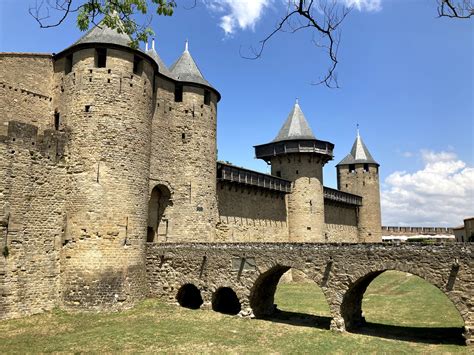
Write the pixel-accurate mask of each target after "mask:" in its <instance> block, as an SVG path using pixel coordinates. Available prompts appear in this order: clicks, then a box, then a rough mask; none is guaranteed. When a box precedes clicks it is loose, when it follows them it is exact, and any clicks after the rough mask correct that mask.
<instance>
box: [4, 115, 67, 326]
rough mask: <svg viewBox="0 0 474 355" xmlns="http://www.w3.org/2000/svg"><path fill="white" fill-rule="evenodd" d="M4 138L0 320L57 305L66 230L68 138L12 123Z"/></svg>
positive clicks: (52, 132)
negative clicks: (61, 253) (66, 152)
mask: <svg viewBox="0 0 474 355" xmlns="http://www.w3.org/2000/svg"><path fill="white" fill-rule="evenodd" d="M7 129H8V135H6V136H5V135H0V249H1V253H2V254H3V255H0V295H1V296H0V319H1V318H7V317H8V318H11V317H19V316H25V315H28V314H32V313H39V312H43V311H44V310H50V309H52V308H53V307H55V306H57V305H58V301H59V291H60V270H61V264H60V250H61V246H62V240H63V235H64V228H65V203H66V199H67V189H66V176H67V172H66V165H65V159H64V146H65V143H66V137H65V135H64V134H62V133H59V132H55V131H50V130H45V131H44V132H43V133H42V134H38V127H37V126H33V125H29V124H25V123H22V122H16V121H10V122H9V124H8V126H7Z"/></svg>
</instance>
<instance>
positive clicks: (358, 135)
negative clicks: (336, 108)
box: [357, 124, 360, 138]
mask: <svg viewBox="0 0 474 355" xmlns="http://www.w3.org/2000/svg"><path fill="white" fill-rule="evenodd" d="M357 138H360V134H359V124H357Z"/></svg>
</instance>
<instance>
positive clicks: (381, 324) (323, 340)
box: [0, 272, 469, 354]
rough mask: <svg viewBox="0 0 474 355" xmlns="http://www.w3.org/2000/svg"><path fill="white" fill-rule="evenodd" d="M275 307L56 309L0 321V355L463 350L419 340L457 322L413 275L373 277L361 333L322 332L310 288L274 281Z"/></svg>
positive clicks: (321, 307)
mask: <svg viewBox="0 0 474 355" xmlns="http://www.w3.org/2000/svg"><path fill="white" fill-rule="evenodd" d="M275 303H277V304H278V308H279V309H281V310H282V311H283V312H281V314H279V315H278V316H277V318H276V319H275V320H273V321H270V320H257V319H242V318H239V317H236V316H227V315H223V314H220V313H216V312H213V311H210V310H189V309H185V308H181V307H179V306H176V305H170V304H165V303H162V302H161V301H158V300H146V301H144V302H142V303H140V304H139V305H138V306H136V307H135V308H134V309H131V310H129V311H126V312H122V313H110V314H68V313H65V312H63V311H60V310H56V311H54V312H51V313H46V314H41V315H35V316H31V317H27V318H23V319H16V320H8V321H1V322H0V353H2V354H4V353H28V352H30V353H32V352H35V353H36V352H64V353H80V352H94V353H99V352H101V353H102V352H109V353H110V352H172V353H197V352H205V353H222V352H226V353H292V354H293V353H321V352H331V353H356V352H357V353H367V352H370V353H374V352H377V353H452V352H461V353H466V354H467V353H469V352H468V348H467V347H465V346H460V345H454V344H441V345H440V344H436V343H435V342H436V341H433V340H431V339H427V340H426V339H424V338H423V334H425V333H427V330H426V328H427V327H429V328H431V329H432V330H433V331H431V330H428V334H430V333H436V332H439V333H440V334H437V336H438V337H440V336H441V338H443V336H442V334H443V331H444V330H439V329H438V330H437V328H440V327H448V328H449V327H462V325H463V323H462V320H461V318H460V316H459V314H458V313H457V311H456V310H455V309H454V306H453V305H452V304H451V303H450V302H449V300H448V299H447V298H446V297H445V296H444V295H443V294H442V293H441V292H440V291H438V290H437V289H436V288H434V287H433V286H431V285H429V284H428V283H426V282H424V281H422V280H421V279H419V278H417V277H416V276H410V275H407V274H404V273H398V272H386V273H384V274H382V275H381V276H379V277H378V278H377V279H375V280H374V282H373V283H372V284H371V285H370V287H369V289H368V290H367V292H366V295H365V297H364V304H363V309H364V314H365V317H366V319H367V321H368V322H369V325H368V326H367V327H364V329H362V330H361V332H362V333H363V334H359V333H357V334H355V333H335V332H332V331H330V330H327V329H325V328H326V326H327V323H328V321H329V318H328V317H329V311H328V306H327V304H326V302H325V300H324V298H323V295H322V292H321V290H320V289H319V288H318V287H316V286H315V285H313V284H311V283H292V284H281V285H280V286H279V287H278V290H277V294H276V296H275ZM301 313H304V314H306V315H301ZM420 327H421V328H420ZM420 330H421V332H420ZM418 333H419V334H420V339H421V340H418V341H417V342H414V341H407V340H395V339H390V338H393V337H394V334H395V336H396V337H401V338H405V339H410V338H411V337H413V336H414V335H417V334H418ZM422 333H423V334H422ZM446 333H449V330H446ZM375 335H377V336H375ZM425 336H426V334H425Z"/></svg>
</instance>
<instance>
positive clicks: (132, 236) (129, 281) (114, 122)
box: [53, 23, 157, 309]
mask: <svg viewBox="0 0 474 355" xmlns="http://www.w3.org/2000/svg"><path fill="white" fill-rule="evenodd" d="M129 43H130V38H129V37H128V36H127V35H125V34H123V33H122V34H120V33H118V31H116V30H112V29H110V28H108V27H107V26H106V24H105V23H100V24H99V25H97V26H95V27H94V28H92V29H91V30H90V31H89V32H87V33H86V34H85V35H84V36H83V37H82V38H81V39H80V40H79V41H77V42H76V43H74V44H73V45H72V46H71V47H69V48H67V49H66V50H64V51H62V52H61V53H59V54H57V55H55V57H54V61H55V63H54V71H55V74H54V75H55V78H54V80H55V87H54V91H55V98H54V101H53V105H54V108H55V118H54V124H55V126H56V129H58V130H62V131H65V132H66V133H67V135H68V143H67V160H66V161H67V163H66V164H67V169H68V183H67V186H64V188H65V189H67V207H66V213H67V216H66V218H65V221H64V237H63V241H62V250H61V282H62V286H61V289H62V292H63V293H62V300H63V304H64V306H66V307H69V308H80V309H95V308H97V309H111V308H121V307H123V306H130V305H132V304H133V303H134V302H136V301H137V300H139V299H141V298H143V297H144V296H145V290H146V277H145V265H144V264H145V240H146V230H147V218H148V214H147V211H148V208H147V206H148V188H149V170H150V135H151V133H150V132H151V122H152V117H153V109H154V106H153V100H154V95H155V94H154V86H153V83H154V76H155V73H156V72H157V66H156V63H155V62H154V61H153V60H152V59H151V58H150V57H149V56H148V55H147V54H145V53H143V52H141V51H138V50H135V49H133V48H131V47H130V46H129Z"/></svg>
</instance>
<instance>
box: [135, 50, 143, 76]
mask: <svg viewBox="0 0 474 355" xmlns="http://www.w3.org/2000/svg"><path fill="white" fill-rule="evenodd" d="M142 71H143V59H142V58H140V57H139V56H137V55H136V56H134V57H133V73H134V74H138V75H141V74H142Z"/></svg>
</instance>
